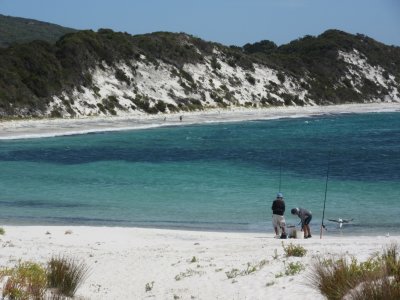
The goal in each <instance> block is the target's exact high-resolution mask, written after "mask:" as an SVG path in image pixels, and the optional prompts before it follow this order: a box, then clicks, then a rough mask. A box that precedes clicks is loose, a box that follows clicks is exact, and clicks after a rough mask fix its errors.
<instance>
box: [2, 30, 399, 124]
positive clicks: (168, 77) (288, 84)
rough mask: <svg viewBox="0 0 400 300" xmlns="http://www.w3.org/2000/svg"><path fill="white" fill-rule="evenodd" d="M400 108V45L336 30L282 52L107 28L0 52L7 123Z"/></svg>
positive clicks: (269, 46) (268, 46)
mask: <svg viewBox="0 0 400 300" xmlns="http://www.w3.org/2000/svg"><path fill="white" fill-rule="evenodd" d="M381 101H386V102H400V47H395V46H388V45H384V44H382V43H380V42H378V41H375V40H373V39H371V38H369V37H367V36H365V35H361V34H357V35H352V34H349V33H346V32H343V31H339V30H328V31H326V32H324V33H322V34H320V35H319V36H304V37H302V38H299V39H297V40H294V41H292V42H290V43H288V44H285V45H281V46H277V45H276V44H275V43H274V42H272V41H268V40H264V41H260V42H257V43H254V44H246V45H244V46H243V47H238V46H224V45H221V44H218V43H214V42H207V41H204V40H201V39H199V38H197V37H194V36H191V35H189V34H186V33H170V32H155V33H151V34H144V35H129V34H127V33H122V32H114V31H112V30H110V29H100V30H98V32H94V31H91V30H85V31H76V32H72V33H67V34H65V35H63V36H62V37H61V38H59V39H58V40H57V41H56V42H55V43H49V42H47V41H45V40H34V41H31V42H28V43H23V44H13V45H11V46H9V47H6V48H2V49H0V116H1V117H2V118H8V117H17V116H19V117H31V116H35V117H78V116H89V115H129V114H157V113H168V112H178V111H193V110H203V109H208V108H230V107H238V106H243V107H270V106H304V105H308V106H310V105H311V106H313V105H328V104H341V103H365V102H381Z"/></svg>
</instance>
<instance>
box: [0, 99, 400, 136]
mask: <svg viewBox="0 0 400 300" xmlns="http://www.w3.org/2000/svg"><path fill="white" fill-rule="evenodd" d="M396 111H400V103H398V102H391V103H367V104H341V105H329V106H306V107H273V108H258V109H254V108H243V107H238V108H233V109H229V110H228V109H210V110H206V111H196V112H180V113H173V114H162V115H143V114H135V115H125V116H116V117H111V116H110V117H82V118H74V119H35V120H7V121H2V122H0V140H12V139H28V138H44V137H55V136H66V135H78V134H88V133H98V132H111V131H126V130H140V129H150V128H158V127H170V126H182V125H194V124H211V123H225V122H242V121H251V120H273V119H282V118H302V117H312V116H319V115H330V114H347V113H373V112H377V113H378V112H396ZM180 116H182V118H183V120H182V121H180V120H179V118H180Z"/></svg>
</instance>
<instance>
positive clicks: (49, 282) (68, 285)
mask: <svg viewBox="0 0 400 300" xmlns="http://www.w3.org/2000/svg"><path fill="white" fill-rule="evenodd" d="M87 274H88V268H87V266H86V264H84V263H83V262H77V261H76V260H75V259H71V258H66V257H53V258H52V259H51V260H50V261H49V262H48V263H47V268H44V267H43V266H41V265H40V264H37V263H34V262H19V263H18V265H17V266H15V267H13V268H4V269H0V281H4V285H3V289H2V297H4V298H6V299H21V300H28V299H65V297H73V296H74V295H75V292H76V290H77V289H78V287H79V286H80V285H81V284H82V283H83V281H84V280H85V278H86V276H87ZM49 289H51V291H48V290H49ZM48 292H50V293H51V297H50V298H48V297H47V296H49V295H48V294H49V293H48ZM2 299H3V298H2Z"/></svg>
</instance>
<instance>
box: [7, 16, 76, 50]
mask: <svg viewBox="0 0 400 300" xmlns="http://www.w3.org/2000/svg"><path fill="white" fill-rule="evenodd" d="M75 31H76V30H75V29H72V28H67V27H62V26H60V25H56V24H51V23H47V22H41V21H37V20H33V19H25V18H17V17H11V16H5V15H2V14H0V47H8V46H10V45H11V44H14V43H19V44H20V43H27V42H30V41H33V40H44V41H47V42H49V43H55V42H56V41H57V40H58V39H59V38H60V37H61V36H63V35H64V34H66V33H69V32H75Z"/></svg>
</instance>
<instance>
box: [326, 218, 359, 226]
mask: <svg viewBox="0 0 400 300" xmlns="http://www.w3.org/2000/svg"><path fill="white" fill-rule="evenodd" d="M353 220H354V219H350V220H346V219H341V218H338V219H328V221H331V222H336V223H339V228H342V226H343V223H350V222H351V221H353Z"/></svg>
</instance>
